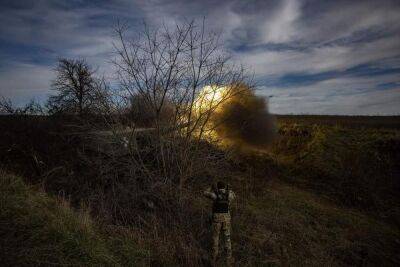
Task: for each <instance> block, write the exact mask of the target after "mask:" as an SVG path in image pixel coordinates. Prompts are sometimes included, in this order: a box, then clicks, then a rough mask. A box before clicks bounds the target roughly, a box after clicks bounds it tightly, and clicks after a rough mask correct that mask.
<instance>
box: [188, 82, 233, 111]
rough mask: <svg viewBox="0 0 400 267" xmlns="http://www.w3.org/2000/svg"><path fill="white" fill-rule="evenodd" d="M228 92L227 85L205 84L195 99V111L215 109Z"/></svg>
mask: <svg viewBox="0 0 400 267" xmlns="http://www.w3.org/2000/svg"><path fill="white" fill-rule="evenodd" d="M227 94H228V87H227V86H213V85H207V86H204V87H203V89H202V90H201V92H200V93H199V95H198V96H197V98H196V100H195V103H194V109H195V112H196V113H199V114H202V113H207V112H211V111H215V109H216V108H217V107H218V106H219V104H221V102H223V100H224V98H226V96H227Z"/></svg>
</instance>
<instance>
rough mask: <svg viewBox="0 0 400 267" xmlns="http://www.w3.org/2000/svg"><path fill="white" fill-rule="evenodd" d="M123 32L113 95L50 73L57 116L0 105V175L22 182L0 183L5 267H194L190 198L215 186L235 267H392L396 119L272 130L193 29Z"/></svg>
mask: <svg viewBox="0 0 400 267" xmlns="http://www.w3.org/2000/svg"><path fill="white" fill-rule="evenodd" d="M126 30H127V28H126V27H124V26H123V25H118V27H117V29H116V33H117V36H118V38H119V43H117V44H115V50H116V51H115V52H116V59H115V61H114V64H115V67H116V69H117V74H118V77H119V82H120V85H121V88H120V90H119V92H117V93H116V94H112V93H115V92H113V91H112V90H111V89H110V88H109V87H108V86H107V85H106V84H107V83H106V82H105V81H104V80H102V79H99V78H96V77H95V76H94V72H93V70H92V68H91V67H90V66H89V65H87V64H86V63H85V61H84V60H78V61H76V60H61V61H60V62H59V65H58V68H57V70H56V72H57V73H56V74H57V78H56V80H55V81H54V83H53V87H54V89H55V90H56V92H57V95H54V96H52V97H50V99H49V105H48V107H49V108H50V109H49V112H50V114H53V113H57V115H58V116H47V115H43V116H28V115H29V112H30V111H29V110H30V109H29V108H28V109H26V111H27V112H25V109H24V110H23V111H22V112H14V111H15V109H12V108H9V107H11V106H12V105H11V104H10V103H9V102H8V101H6V100H5V101H3V102H2V103H3V104H2V106H3V107H5V110H6V111H7V112H8V113H9V114H16V113H18V114H24V115H23V116H16V115H15V116H4V117H3V118H1V119H0V127H1V131H0V169H2V170H4V171H6V172H9V173H14V174H16V175H20V176H22V177H24V178H23V179H24V181H22V180H21V178H16V177H14V176H11V175H6V174H2V175H1V178H2V180H1V181H2V184H1V186H2V187H1V190H2V194H1V196H2V199H1V200H2V202H1V205H2V209H1V224H0V230H1V232H0V234H1V236H0V237H1V239H2V241H1V242H4V244H3V243H2V246H4V247H5V248H6V250H1V252H0V253H7V252H8V251H10V252H8V253H7V255H0V256H1V258H4V259H6V261H7V264H8V263H9V264H20V265H32V264H33V265H40V264H42V265H49V264H58V265H61V264H67V265H124V266H125V265H128V266H132V265H141V264H145V265H154V266H177V265H179V266H199V265H207V264H208V263H209V262H208V257H207V255H208V252H209V243H210V242H209V241H210V236H209V225H208V224H209V222H208V221H209V220H208V218H209V211H210V207H209V206H210V203H207V200H206V199H204V198H203V196H202V191H203V190H204V189H205V188H206V187H208V186H210V184H211V183H215V182H216V181H217V180H224V181H226V182H228V183H230V184H231V186H232V188H233V189H234V190H235V191H236V194H237V196H238V198H237V203H233V238H232V239H233V244H234V249H233V252H234V255H235V258H236V263H237V265H239V266H259V265H281V266H287V265H295V266H303V265H318V266H320V265H329V266H343V265H345V266H346V265H348V266H353V265H369V264H371V265H376V264H383V265H386V266H388V265H393V266H396V265H399V264H400V259H399V257H398V255H397V252H398V250H399V245H400V242H399V240H400V233H399V218H400V216H399V215H400V213H399V211H400V206H399V203H400V201H399V200H400V199H399V192H400V191H399V189H400V182H399V173H400V168H399V163H398V162H400V161H399V159H400V156H399V151H400V150H399V146H400V145H399V144H400V133H399V129H398V126H397V125H396V123H397V122H398V121H399V119H398V118H396V117H391V118H382V120H380V119H378V118H377V117H374V118H373V121H372V122H371V121H370V120H369V118H361V117H356V118H352V117H345V118H343V117H326V116H325V117H321V116H318V117H317V116H314V117H312V116H311V117H310V116H303V117H290V116H281V117H278V121H277V124H278V129H276V128H275V125H276V124H275V121H274V119H273V117H272V116H271V115H270V114H268V109H267V107H266V103H265V101H264V99H262V98H260V97H258V96H256V95H255V94H254V88H253V86H252V84H251V80H249V78H248V76H247V75H246V73H245V71H244V70H243V68H241V67H237V66H235V65H233V64H231V63H230V62H229V60H228V59H229V57H228V56H227V55H226V54H225V53H224V52H223V51H221V49H220V44H219V39H218V36H216V35H215V34H212V33H208V32H207V31H206V30H205V29H204V25H202V26H201V27H199V26H197V25H195V23H194V22H186V23H184V24H182V25H176V27H175V28H174V29H169V28H167V27H166V26H165V27H164V28H161V29H157V30H151V29H149V28H148V27H147V26H146V25H145V27H144V29H143V32H142V33H141V34H139V36H137V38H135V39H133V40H132V41H131V40H129V39H128V38H127V36H130V35H129V33H127V32H126ZM0 107H1V105H0ZM53 111H55V112H53ZM352 120H354V124H352ZM141 127H146V128H141ZM275 135H277V136H275ZM272 137H277V138H276V139H275V141H274V142H273V143H271V141H272ZM33 188H41V189H40V190H38V189H36V190H35V189H33ZM54 196H61V197H62V199H64V200H58V198H56V197H54ZM66 200H68V201H66ZM1 227H3V228H1ZM25 240H26V242H25ZM53 250H54V253H53Z"/></svg>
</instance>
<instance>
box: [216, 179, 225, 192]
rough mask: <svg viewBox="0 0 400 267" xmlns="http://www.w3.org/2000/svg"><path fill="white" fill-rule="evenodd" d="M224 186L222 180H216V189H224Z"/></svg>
mask: <svg viewBox="0 0 400 267" xmlns="http://www.w3.org/2000/svg"><path fill="white" fill-rule="evenodd" d="M225 188H226V184H225V183H224V182H222V181H218V182H217V189H218V190H220V189H225Z"/></svg>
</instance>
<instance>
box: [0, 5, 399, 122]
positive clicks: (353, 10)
mask: <svg viewBox="0 0 400 267" xmlns="http://www.w3.org/2000/svg"><path fill="white" fill-rule="evenodd" d="M204 16H205V17H206V23H207V27H208V28H210V29H212V30H217V31H220V32H221V34H222V43H223V44H224V46H225V48H226V50H227V51H228V52H230V53H231V54H232V57H233V59H234V60H235V61H237V62H241V63H244V64H245V66H247V67H249V69H250V70H252V71H254V73H255V75H256V79H257V81H258V83H259V85H260V88H261V89H262V90H264V91H263V94H264V95H269V94H277V95H280V96H279V97H277V98H275V99H274V98H273V100H274V101H280V103H281V104H280V106H279V108H278V107H276V106H275V108H276V110H277V112H280V113H296V112H299V113H309V112H311V113H326V112H332V113H341V112H344V111H345V110H346V112H347V111H348V112H355V113H360V114H361V113H362V114H364V113H365V114H366V112H369V111H370V112H378V111H379V112H381V113H382V114H383V113H385V114H386V113H388V112H389V111H390V112H392V113H396V114H397V113H399V109H400V108H397V109H396V108H395V107H394V104H393V105H391V104H388V105H385V104H382V102H379V103H378V102H377V103H375V104H374V103H372V102H368V101H366V99H369V97H373V98H374V99H377V100H378V99H381V100H382V101H383V100H387V101H389V100H390V101H389V102H390V103H392V102H393V101H397V99H398V98H397V97H395V95H396V93H397V92H398V91H396V88H395V86H394V84H396V83H397V82H399V80H398V79H397V78H392V80H391V81H389V84H390V89H388V90H385V91H384V92H383V91H381V88H380V87H379V85H380V84H384V83H385V80H386V78H385V74H387V73H389V72H390V73H392V74H397V75H398V74H399V73H400V47H399V45H398V44H399V43H400V24H399V23H398V21H399V20H400V3H399V2H398V1H394V0H382V1H373V0H363V1H358V0H354V1H346V0H337V1H317V0H283V1H280V0H270V1H265V0H248V1H240V0H220V1H214V0H203V1H185V0H110V1H65V2H60V1H53V0H42V1H33V0H21V1H18V3H17V2H15V1H2V2H1V4H0V59H1V63H0V90H1V91H0V93H1V94H3V95H5V96H9V97H17V95H20V97H19V99H22V98H23V97H22V95H23V93H22V90H20V89H18V90H10V89H8V88H25V89H26V90H28V91H29V90H30V91H29V92H28V91H27V92H26V94H27V95H34V94H35V92H38V91H39V89H38V88H39V87H41V88H44V89H43V90H48V88H49V85H50V84H49V78H48V77H49V76H50V75H51V74H49V72H51V71H50V70H51V69H52V67H53V66H54V65H55V62H56V59H57V58H58V57H70V58H81V57H86V58H87V59H88V61H89V62H90V63H91V64H93V65H95V66H96V67H99V72H100V73H101V74H103V73H104V74H107V76H108V77H112V72H113V69H112V66H111V65H110V64H109V60H110V59H111V58H112V57H113V55H112V53H111V52H112V50H113V49H112V41H113V37H114V36H113V33H112V27H113V26H114V25H115V23H116V21H117V20H118V19H120V20H125V21H128V22H129V23H130V24H131V25H132V26H133V27H132V30H133V31H135V30H136V29H137V28H136V26H135V25H138V24H139V23H138V22H140V21H141V20H145V21H146V22H147V23H149V24H150V25H152V26H155V27H157V26H159V25H161V24H166V25H173V24H174V23H175V22H177V21H178V22H179V21H183V20H188V19H189V20H190V19H193V18H195V19H197V20H200V21H201V19H202V18H203V17H204ZM365 66H367V67H365ZM355 69H362V70H363V73H359V72H357V71H355ZM377 69H379V71H376V70H377ZM369 72H371V73H373V75H372V77H370V79H369V80H368V81H369V83H370V84H371V86H370V87H368V88H369V89H368V91H362V92H359V91H358V89H357V88H361V87H365V84H364V82H365V81H366V80H365V79H363V78H361V79H359V76H360V75H361V76H365V75H368V73H369ZM19 73H20V75H19ZM21 77H27V78H21ZM288 77H296V79H292V80H291V85H290V86H294V85H297V86H296V87H297V90H296V91H297V92H302V93H303V96H299V97H298V98H297V100H296V101H297V102H296V103H298V104H296V105H291V104H293V101H294V98H293V97H289V96H288V97H287V98H285V97H284V95H285V94H286V93H287V92H288V90H289V91H290V90H291V88H287V87H288V85H287V79H288ZM40 79H41V80H40ZM333 81H336V82H339V81H340V84H336V86H340V88H342V89H341V90H333V89H334V88H333V84H332V83H333ZM12 84H15V85H16V86H14V87H13V86H12ZM17 85H18V86H17ZM31 85H33V86H32V89H27V88H30V86H31ZM373 86H375V87H373ZM344 88H345V89H344ZM278 91H279V92H280V93H279V92H278ZM16 92H20V93H16ZM350 95H351V97H350ZM386 95H390V96H391V97H387V96H386ZM342 96H343V97H344V96H346V97H347V98H346V99H352V100H351V101H350V100H341V101H339V99H340V98H341V97H342ZM311 100H312V101H311ZM274 101H271V105H272V107H274V105H273V104H272V103H273V102H274ZM302 101H305V102H304V103H302ZM310 101H311V102H312V103H313V104H307V103H311V102H310ZM349 101H350V102H352V103H353V104H352V105H350V104H349V105H347V104H345V103H349ZM356 101H360V105H357V103H355V102H356ZM290 103H291V104H290ZM316 103H320V104H318V105H317V104H316ZM363 103H364V104H363ZM368 104H370V105H371V107H370V108H369V107H368V106H367V105H368ZM399 104H400V103H399ZM308 105H309V106H308ZM392 106H393V107H392ZM399 106H400V105H399Z"/></svg>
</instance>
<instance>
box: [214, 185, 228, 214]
mask: <svg viewBox="0 0 400 267" xmlns="http://www.w3.org/2000/svg"><path fill="white" fill-rule="evenodd" d="M215 194H216V195H217V199H215V200H214V204H213V213H228V212H229V190H225V192H221V191H220V190H218V191H217V192H215Z"/></svg>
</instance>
